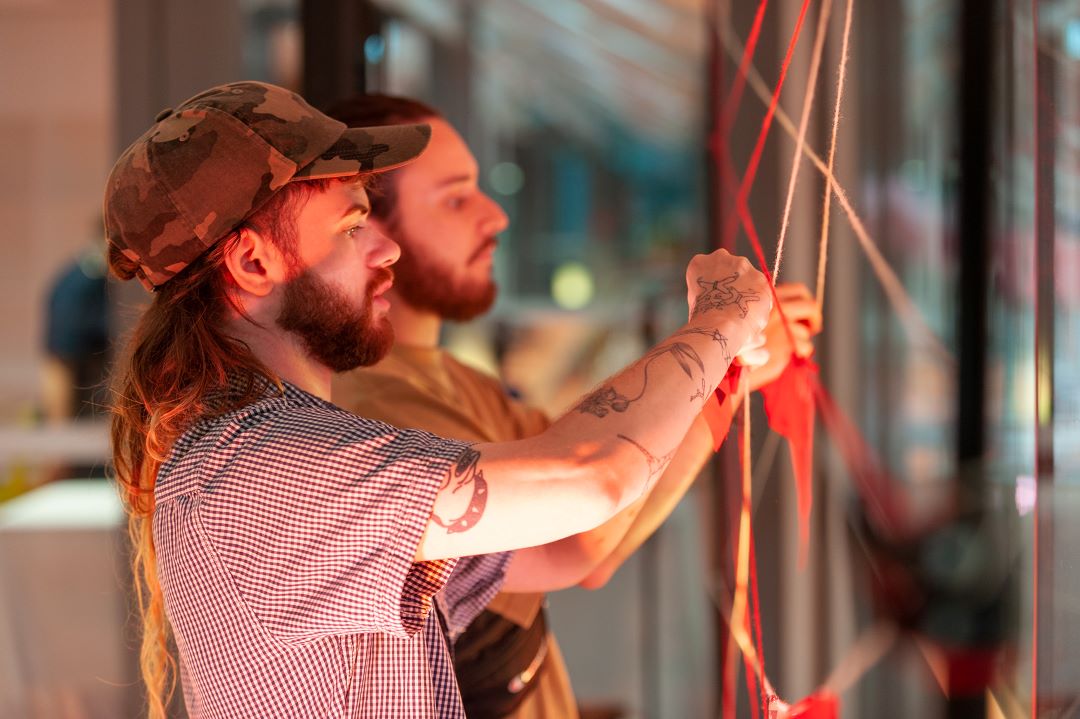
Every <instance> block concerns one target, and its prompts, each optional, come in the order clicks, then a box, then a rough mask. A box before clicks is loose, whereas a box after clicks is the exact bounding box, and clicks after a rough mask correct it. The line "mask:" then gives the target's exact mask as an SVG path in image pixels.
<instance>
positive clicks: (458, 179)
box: [435, 174, 473, 189]
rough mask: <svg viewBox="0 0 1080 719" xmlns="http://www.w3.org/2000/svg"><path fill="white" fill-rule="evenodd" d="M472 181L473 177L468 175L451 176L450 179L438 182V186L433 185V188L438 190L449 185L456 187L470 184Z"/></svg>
mask: <svg viewBox="0 0 1080 719" xmlns="http://www.w3.org/2000/svg"><path fill="white" fill-rule="evenodd" d="M472 180H473V176H472V175H469V174H461V175H453V176H451V177H447V178H445V179H442V180H440V181H439V182H438V184H436V185H435V187H436V188H438V189H442V188H444V187H449V186H450V185H458V184H462V183H466V182H472Z"/></svg>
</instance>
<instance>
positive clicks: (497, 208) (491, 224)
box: [484, 194, 510, 235]
mask: <svg viewBox="0 0 1080 719" xmlns="http://www.w3.org/2000/svg"><path fill="white" fill-rule="evenodd" d="M484 202H485V203H486V205H487V207H486V208H485V209H486V210H487V214H486V216H485V219H484V234H485V235H497V234H499V233H500V232H502V231H503V230H505V229H506V228H507V227H508V226H509V225H510V218H509V217H507V216H506V212H504V211H503V208H502V206H501V205H500V204H499V203H498V202H496V201H495V200H493V199H491V197H489V196H488V195H486V194H485V195H484Z"/></svg>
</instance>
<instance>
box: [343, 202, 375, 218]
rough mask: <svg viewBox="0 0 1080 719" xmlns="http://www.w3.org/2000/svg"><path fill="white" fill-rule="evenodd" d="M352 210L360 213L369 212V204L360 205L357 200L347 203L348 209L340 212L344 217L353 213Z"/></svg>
mask: <svg viewBox="0 0 1080 719" xmlns="http://www.w3.org/2000/svg"><path fill="white" fill-rule="evenodd" d="M354 212H359V213H360V214H362V215H366V214H368V213H370V212H371V205H361V204H360V203H358V202H354V203H353V204H351V205H349V207H348V209H346V210H345V211H344V212H342V213H341V216H342V217H343V218H345V217H348V216H349V215H351V214H353V213H354Z"/></svg>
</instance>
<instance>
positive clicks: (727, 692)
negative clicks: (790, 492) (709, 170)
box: [716, 0, 810, 718]
mask: <svg viewBox="0 0 1080 719" xmlns="http://www.w3.org/2000/svg"><path fill="white" fill-rule="evenodd" d="M767 5H768V0H760V2H759V3H758V9H757V13H756V15H755V17H754V25H753V27H752V28H751V31H750V37H749V38H748V40H747V44H746V48H745V49H744V51H743V57H742V60H741V62H740V63H739V71H738V74H737V76H736V78H735V82H734V84H733V85H732V89H731V92H729V94H728V98H727V104H726V106H725V107H724V108H723V109H722V112H721V113H720V117H721V128H722V132H723V138H721V139H720V142H719V143H718V145H717V146H716V147H717V150H718V152H717V161H718V163H719V164H720V166H721V167H720V170H721V172H722V173H724V178H725V180H727V179H729V178H730V179H731V180H734V169H733V168H732V167H731V166H730V157H731V156H730V151H729V145H728V140H729V137H730V128H731V123H732V121H733V118H734V115H735V111H736V110H737V102H736V101H741V99H742V91H743V88H744V87H745V82H746V77H747V74H746V73H747V69H748V67H749V63H750V58H751V57H752V56H753V52H754V48H755V47H756V46H757V41H758V38H759V36H760V31H761V25H762V21H763V19H764V15H765V8H766V7H767ZM809 5H810V0H803V4H802V9H801V10H800V12H799V18H798V21H797V22H796V24H795V29H794V31H793V33H792V37H791V41H790V43H789V44H788V49H787V52H786V53H785V55H784V61H783V64H782V66H781V69H780V77H779V79H778V81H777V84H776V89H775V90H774V91H773V96H772V100H771V101H770V103H769V108H768V111H767V112H766V114H765V118H764V120H763V121H762V123H761V129H760V131H759V133H758V138H757V141H756V143H755V145H754V150H753V152H752V153H751V155H750V161H749V163H748V164H747V169H746V173H745V175H744V176H743V179H742V181H741V183H740V185H739V191H738V193H737V195H736V199H735V204H736V208H735V212H734V213H731V214H730V215H729V217H730V219H729V220H727V221H726V222H725V224H724V233H723V235H722V239H723V243H724V244H723V246H725V247H730V246H733V244H734V235H735V228H736V227H737V224H736V223H737V222H741V223H742V225H743V227H744V229H745V230H746V233H747V236H748V238H749V240H750V243H751V246H752V247H753V249H754V252H755V254H756V255H757V259H758V264H759V266H760V267H761V271H762V272H763V273H764V274H765V277H766V279H767V280H768V284H769V291H770V293H772V296H773V305H774V306H775V307H776V308H777V311H778V312H779V313H780V316H781V319H782V320H783V323H784V328H785V331H786V332H787V335H788V340H789V341H790V342H791V345H792V346H795V340H794V337H793V335H792V332H791V328H790V326H789V323H788V320H787V317H785V316H784V312H783V308H781V307H780V301H779V298H778V297H777V295H776V289H775V287H774V286H773V280H772V277H771V275H770V273H769V269H768V263H767V262H766V260H765V253H764V251H763V250H762V248H761V242H760V240H759V239H758V236H757V231H756V229H755V228H754V223H753V220H752V219H751V217H750V212H749V209H748V206H747V198H748V197H749V194H750V188H751V186H752V185H753V182H754V178H755V176H756V174H757V169H758V165H759V164H760V162H761V155H762V152H763V150H764V146H765V138H766V137H767V136H768V132H769V127H770V126H771V124H772V119H773V116H774V115H775V113H776V107H777V104H778V102H779V98H780V91H781V89H782V88H783V84H784V79H785V78H786V77H787V71H788V68H789V67H790V65H791V57H792V55H793V53H794V50H795V46H796V44H797V42H798V39H799V34H800V33H801V31H802V26H803V22H804V20H805V19H806V11H807V8H808V7H809ZM749 542H750V562H749V564H750V578H751V581H750V584H751V587H750V595H751V602H752V610H751V616H752V618H753V624H754V626H753V628H752V629H751V628H750V627H747V628H748V629H750V631H749V632H748V633H751V634H754V635H756V642H757V650H758V667H759V668H760V670H761V672H762V678H761V682H760V684H761V709H762V711H766V712H767V710H768V698H767V692H766V688H765V662H764V655H763V653H762V636H761V609H760V604H759V596H758V587H757V566H756V564H757V563H756V557H755V555H754V545H753V533H752V531H751V533H750V538H749ZM737 551H738V543H736V552H737ZM733 618H734V617H733ZM750 619H751V617H747V618H746V622H747V624H748V625H749V624H750ZM730 630H731V627H729V631H730ZM729 646H730V643H729ZM728 659H729V660H730V657H728ZM743 662H744V665H745V666H746V674H747V689H748V692H749V695H748V698H749V700H750V701H749V703H750V705H751V707H753V715H754V717H755V718H756V717H757V716H758V711H757V709H758V705H757V702H756V701H755V696H754V695H755V693H756V692H755V691H754V689H755V687H754V671H753V668H752V667H751V666H750V662H749V660H748V659H747V657H746V656H745V655H744V657H743ZM726 664H727V665H728V666H727V668H728V671H726V672H725V673H724V682H723V693H722V706H723V709H724V712H725V714H724V716H733V715H734V709H735V707H734V704H735V702H734V686H733V685H734V678H733V670H734V666H733V663H731V662H730V661H728V662H726Z"/></svg>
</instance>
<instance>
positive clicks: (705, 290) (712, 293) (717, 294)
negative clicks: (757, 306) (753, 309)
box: [690, 273, 761, 317]
mask: <svg viewBox="0 0 1080 719" xmlns="http://www.w3.org/2000/svg"><path fill="white" fill-rule="evenodd" d="M737 279H739V274H738V273H735V274H733V275H729V276H728V277H725V278H724V279H722V280H706V279H705V278H703V277H698V278H697V283H698V287H700V288H701V290H702V292H701V294H700V295H698V296H697V299H695V300H694V310H693V312H691V313H690V316H691V317H697V316H698V315H702V314H705V313H706V312H712V311H713V310H718V309H721V308H724V307H731V306H732V305H734V306H735V307H738V308H739V316H740V317H746V314H747V313H748V312H749V311H750V308H749V307H747V304H749V303H750V302H760V301H761V297H760V296H759V295H758V293H757V292H755V291H753V290H749V291H746V290H740V289H739V288H737V287H733V286H732V285H733V283H734V282H735V280H737Z"/></svg>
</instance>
